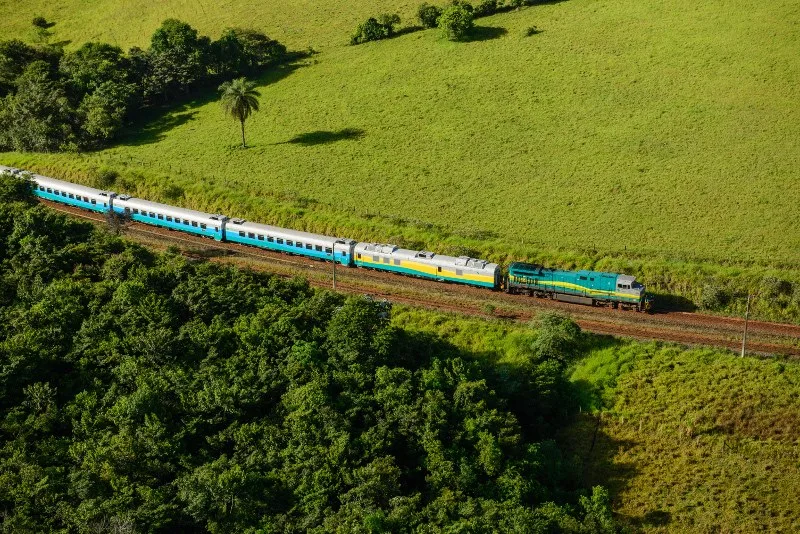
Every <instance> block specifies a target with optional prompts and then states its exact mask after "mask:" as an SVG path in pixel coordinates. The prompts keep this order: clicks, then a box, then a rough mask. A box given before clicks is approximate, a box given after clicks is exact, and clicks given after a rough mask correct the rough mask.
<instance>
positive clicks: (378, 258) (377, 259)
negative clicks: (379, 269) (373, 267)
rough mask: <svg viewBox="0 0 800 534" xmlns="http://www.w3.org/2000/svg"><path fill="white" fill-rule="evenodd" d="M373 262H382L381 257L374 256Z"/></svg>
mask: <svg viewBox="0 0 800 534" xmlns="http://www.w3.org/2000/svg"><path fill="white" fill-rule="evenodd" d="M372 261H374V262H379V261H381V258H380V256H372Z"/></svg>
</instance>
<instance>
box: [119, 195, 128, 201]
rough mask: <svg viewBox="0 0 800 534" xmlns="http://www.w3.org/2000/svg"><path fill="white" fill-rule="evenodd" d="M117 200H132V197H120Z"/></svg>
mask: <svg viewBox="0 0 800 534" xmlns="http://www.w3.org/2000/svg"><path fill="white" fill-rule="evenodd" d="M117 198H118V199H120V200H130V198H131V196H130V195H120V196H118V197H117Z"/></svg>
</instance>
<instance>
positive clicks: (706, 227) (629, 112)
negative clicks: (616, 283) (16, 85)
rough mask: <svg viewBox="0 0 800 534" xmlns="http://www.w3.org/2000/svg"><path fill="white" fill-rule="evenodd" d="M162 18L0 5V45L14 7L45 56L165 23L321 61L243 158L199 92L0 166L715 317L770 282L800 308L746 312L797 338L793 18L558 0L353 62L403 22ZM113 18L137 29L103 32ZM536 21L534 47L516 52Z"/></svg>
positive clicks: (335, 10) (225, 9)
mask: <svg viewBox="0 0 800 534" xmlns="http://www.w3.org/2000/svg"><path fill="white" fill-rule="evenodd" d="M66 4H70V3H69V2H67V3H65V5H66ZM290 4H291V3H290ZM59 5H61V4H59ZM148 5H149V4H148ZM159 6H162V7H153V8H151V9H147V8H145V7H144V6H143V5H138V8H137V4H135V3H134V4H131V3H121V2H118V1H116V0H115V1H111V0H106V1H105V2H100V3H96V4H93V5H92V6H91V7H85V6H83V4H81V5H80V6H79V5H77V4H74V5H71V7H70V9H72V11H67V10H66V9H65V8H64V10H63V11H52V13H51V11H48V10H54V9H56V8H50V7H48V6H47V5H45V4H44V3H41V4H36V3H35V2H34V3H31V4H26V7H25V9H22V10H14V9H12V6H11V4H10V3H8V2H7V0H6V3H5V4H3V3H0V15H3V14H8V16H0V20H3V21H4V22H0V29H6V30H7V32H9V34H14V32H23V30H24V28H25V25H26V24H28V23H29V22H28V19H29V18H30V17H28V15H29V14H30V13H28V12H27V11H25V10H26V9H28V10H30V12H31V13H33V12H37V11H38V12H41V13H42V14H44V15H45V16H47V17H48V18H52V19H54V20H56V21H59V23H58V25H57V26H56V27H55V29H56V30H58V32H59V33H57V36H56V38H67V39H72V40H73V41H74V43H77V42H79V41H82V40H88V39H106V38H108V36H109V35H110V34H111V33H110V32H114V35H115V37H114V39H113V40H112V39H111V38H108V40H112V41H114V42H119V43H120V44H125V45H128V44H143V43H144V42H145V41H146V39H147V36H148V35H149V34H150V33H151V32H152V30H153V29H154V28H155V27H156V26H157V25H158V23H159V21H160V19H162V18H164V17H166V16H179V17H182V18H185V19H187V20H188V21H189V22H192V23H193V24H196V25H197V26H198V27H199V28H200V30H201V31H203V32H206V33H209V34H211V35H216V33H218V30H219V29H221V28H222V27H223V26H226V25H233V24H240V25H242V24H245V25H255V26H258V27H260V28H262V29H264V30H265V31H267V33H269V34H270V35H271V36H273V37H276V38H278V39H282V40H284V41H286V42H287V43H289V44H290V46H293V47H296V48H301V47H303V46H305V45H304V44H303V43H306V42H308V43H310V44H312V45H316V43H320V46H321V47H322V50H323V53H320V54H318V55H315V56H313V57H312V58H311V59H310V60H307V61H305V62H303V63H299V64H296V65H294V66H291V67H285V68H283V69H280V70H277V71H275V72H273V73H271V74H269V75H267V76H265V77H264V78H263V79H262V80H261V81H260V83H261V87H260V90H261V92H262V94H263V98H262V103H263V109H262V112H261V113H260V114H258V115H256V116H255V118H254V119H253V120H251V121H250V123H249V124H248V138H249V139H250V140H251V143H252V146H251V147H250V148H248V149H246V150H240V149H238V148H236V142H237V141H236V139H237V128H238V126H237V125H236V124H235V123H234V122H233V121H230V120H228V119H226V118H225V117H224V116H223V115H222V113H221V111H220V109H219V107H218V105H217V104H216V102H215V101H214V95H213V94H206V95H202V96H201V97H200V98H199V99H198V101H197V102H195V103H193V104H191V105H189V106H187V107H185V108H184V109H182V110H178V111H174V112H172V113H170V114H168V115H166V116H165V117H161V118H159V119H157V120H154V121H150V122H148V123H147V125H146V127H145V128H144V129H143V130H136V131H134V132H132V133H131V134H130V135H129V136H128V137H126V138H125V139H123V140H122V142H121V143H120V145H118V146H116V147H114V148H111V149H108V150H104V151H100V152H96V153H91V154H79V155H75V154H73V155H65V154H59V155H23V154H0V161H2V162H4V163H8V164H15V165H19V166H26V167H30V168H34V169H37V170H39V171H42V172H49V173H51V174H53V175H55V176H63V177H65V178H70V179H74V180H79V181H86V182H89V181H91V174H92V173H93V172H96V170H97V169H99V168H101V167H111V168H114V169H117V170H118V171H120V172H121V175H122V177H123V178H122V180H120V183H119V184H118V185H117V186H116V188H118V189H123V190H126V191H127V192H129V193H134V194H138V195H142V196H148V197H152V198H154V199H161V200H169V199H168V198H167V197H166V195H165V194H164V193H165V191H166V190H167V186H168V185H177V186H178V187H180V188H181V189H182V190H183V191H185V196H184V197H183V198H181V199H180V202H181V203H182V204H184V205H187V206H189V207H194V208H201V209H207V210H211V211H221V212H226V213H230V214H235V215H241V216H246V217H249V218H253V219H258V220H262V221H265V222H272V223H279V224H285V225H290V226H294V227H298V228H306V229H312V230H316V231H325V232H331V233H337V234H340V235H345V236H349V237H354V238H357V239H371V240H381V241H394V242H398V243H399V244H401V245H406V246H426V247H428V248H432V249H434V250H440V251H442V252H450V253H454V252H455V253H462V252H463V253H471V252H472V253H480V254H482V255H486V256H489V257H490V258H491V259H493V260H497V261H501V262H507V261H511V260H515V259H522V258H527V259H531V260H540V261H544V262H545V263H547V264H550V265H554V266H562V267H567V268H570V267H589V268H597V269H603V270H616V271H625V272H631V273H633V274H638V275H639V276H640V277H642V278H643V280H644V282H645V283H647V284H649V285H650V286H652V287H653V288H654V289H655V290H656V291H660V292H669V293H675V294H678V295H681V296H683V297H686V298H688V299H690V300H694V301H696V300H697V299H698V297H699V292H700V290H701V288H702V286H703V284H705V283H708V282H709V281H711V282H712V283H717V284H721V285H729V286H730V287H731V288H732V290H733V292H735V293H737V294H738V298H737V299H734V301H733V304H732V305H731V306H730V307H729V309H728V311H729V312H738V311H740V310H739V308H741V306H742V303H743V302H744V299H743V298H742V297H743V295H744V294H746V293H747V292H748V291H757V290H758V289H759V287H760V281H761V279H762V278H763V277H764V276H766V275H770V276H777V277H779V278H785V279H787V280H790V281H793V282H795V286H796V287H795V295H794V296H792V295H790V296H789V298H788V299H786V302H784V303H782V304H781V305H776V304H773V303H772V302H771V301H770V300H769V299H766V298H762V299H760V300H758V301H757V302H756V306H755V312H756V315H757V316H760V317H764V318H771V319H777V320H793V321H797V320H800V268H798V266H799V265H800V214H799V212H798V209H797V206H798V205H800V187H798V186H797V176H798V175H797V169H798V168H800V165H799V164H800V141H798V139H800V136H798V135H797V134H798V133H799V130H800V106H798V105H797V102H798V101H800V94H799V93H800V89H798V86H797V84H796V83H794V80H796V79H797V78H798V75H800V56H798V55H797V54H796V50H797V49H798V48H800V36H799V35H798V34H797V32H796V31H795V30H794V29H793V28H794V27H793V26H792V22H791V21H792V20H793V18H792V16H791V14H792V10H793V9H794V7H793V6H794V4H793V2H791V1H789V0H779V1H776V2H772V3H763V2H761V3H759V2H755V1H752V0H735V1H734V2H733V3H730V2H729V3H724V4H723V3H719V2H710V3H704V4H697V3H690V2H688V1H686V0H664V1H662V2H656V1H654V0H653V1H648V2H635V1H633V0H623V1H618V2H610V1H605V0H604V1H601V2H589V1H588V0H570V1H568V2H561V3H552V4H547V5H541V6H536V7H533V8H529V9H523V10H520V11H514V12H510V13H504V14H500V15H496V16H493V17H489V18H486V19H480V20H479V21H478V24H479V25H480V26H482V27H485V28H502V29H503V30H505V32H502V31H488V32H487V31H484V32H482V33H481V34H480V35H484V36H486V38H484V39H477V40H474V41H471V42H468V43H450V42H446V41H443V40H442V39H441V38H440V37H439V35H438V32H436V31H421V32H414V33H410V34H407V35H403V36H401V37H398V38H395V39H391V40H388V41H381V42H377V43H369V44H366V45H361V46H357V47H348V46H344V43H345V42H346V40H347V36H348V35H349V33H350V30H351V29H352V28H353V27H354V26H355V24H356V23H357V22H358V21H360V20H361V19H363V18H364V17H365V16H368V15H370V14H377V13H378V12H381V11H399V12H400V13H401V15H404V16H405V19H406V21H408V20H409V19H408V17H409V16H410V15H411V13H413V10H414V7H415V6H416V4H415V3H405V2H384V3H382V4H380V5H375V4H373V3H367V2H360V1H356V0H351V1H349V2H347V3H329V4H325V5H323V4H320V5H315V6H308V5H304V4H297V5H294V4H293V5H291V6H290V5H288V4H287V5H278V4H274V5H273V4H264V5H258V6H253V5H246V6H245V4H242V3H240V2H234V1H230V2H227V3H221V4H215V5H213V6H212V5H205V4H202V6H201V4H194V3H188V2H178V1H173V2H170V3H160V4H159ZM193 6H196V7H193ZM245 11H246V12H248V13H249V15H248V16H247V17H245V16H243V15H242V13H243V12H245ZM109 13H114V20H118V21H125V20H127V18H128V15H130V18H131V19H132V18H133V17H132V14H133V13H136V14H137V16H139V15H140V13H144V14H145V15H144V16H143V17H139V18H137V19H136V22H135V23H131V24H125V23H124V22H114V23H109V24H102V23H101V22H102V21H105V20H106V19H105V18H104V17H110V15H109ZM84 14H85V16H84ZM3 25H4V26H3ZM532 25H535V26H536V27H537V28H538V29H540V30H542V31H541V33H539V34H537V35H534V36H531V37H528V36H526V30H527V29H528V28H529V27H531V26H532ZM91 28H94V29H93V30H92V29H91ZM289 28H291V30H290V29H289ZM306 36H307V37H308V39H307V40H304V37H306ZM341 132H349V133H353V132H355V133H356V135H350V134H348V135H340V134H341ZM304 140H305V141H308V140H312V142H303V141H304Z"/></svg>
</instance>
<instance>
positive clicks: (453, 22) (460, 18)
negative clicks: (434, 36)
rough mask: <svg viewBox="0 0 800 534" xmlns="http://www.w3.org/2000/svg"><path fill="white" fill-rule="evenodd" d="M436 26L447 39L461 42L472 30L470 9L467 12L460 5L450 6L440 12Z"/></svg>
mask: <svg viewBox="0 0 800 534" xmlns="http://www.w3.org/2000/svg"><path fill="white" fill-rule="evenodd" d="M470 8H471V6H470ZM438 24H439V29H440V30H441V31H442V35H444V36H445V37H446V38H447V39H449V40H451V41H463V40H465V39H466V38H467V36H468V35H469V32H470V30H471V29H472V25H473V24H472V9H469V10H468V9H466V8H465V6H464V5H462V4H454V5H451V6H449V7H448V8H446V9H445V10H444V11H443V12H442V14H441V16H440V17H439V22H438Z"/></svg>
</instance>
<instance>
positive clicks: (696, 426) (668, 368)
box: [393, 308, 800, 532]
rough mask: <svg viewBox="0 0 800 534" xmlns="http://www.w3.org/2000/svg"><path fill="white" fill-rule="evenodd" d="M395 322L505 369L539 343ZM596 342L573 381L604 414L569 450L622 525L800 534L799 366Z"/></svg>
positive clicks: (485, 330)
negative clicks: (603, 491)
mask: <svg viewBox="0 0 800 534" xmlns="http://www.w3.org/2000/svg"><path fill="white" fill-rule="evenodd" d="M393 319H394V322H395V324H397V325H399V326H402V327H403V328H404V329H406V330H410V331H414V330H420V331H423V332H432V333H435V334H436V335H438V336H443V337H444V338H445V339H447V340H448V341H450V342H451V343H453V344H455V345H457V346H459V347H462V348H465V349H467V350H469V351H472V352H475V353H479V354H483V355H485V357H488V358H491V359H493V360H495V361H498V362H502V363H510V364H514V363H515V362H519V361H520V359H521V358H523V357H524V356H523V355H524V354H525V346H526V344H529V343H530V342H531V341H532V339H533V338H534V337H535V332H533V331H532V330H531V329H529V328H527V327H524V326H515V325H509V324H505V323H502V322H498V321H491V322H490V321H484V320H479V319H465V318H456V317H453V316H450V315H443V314H437V313H429V312H421V311H412V310H407V309H402V308H398V309H396V310H395V312H394V314H393ZM588 343H589V344H591V345H594V347H595V348H593V349H591V350H590V351H589V353H588V354H587V355H586V356H585V357H584V358H583V359H582V360H581V361H579V362H578V363H577V365H576V368H575V371H574V373H573V376H572V381H573V384H574V385H575V387H576V389H577V390H578V391H579V392H581V394H582V395H583V396H584V398H585V400H586V402H585V407H586V408H587V409H588V410H589V411H590V412H591V413H593V414H594V415H593V416H582V417H579V418H577V419H576V421H575V422H574V424H572V425H571V426H569V427H567V428H566V429H565V431H564V434H563V441H564V444H565V446H566V447H567V448H568V449H571V450H572V452H573V453H574V454H575V455H576V457H577V458H579V459H580V461H583V462H584V466H585V473H586V480H585V484H586V485H592V484H603V485H605V486H607V487H609V488H610V490H611V493H612V501H613V504H614V510H615V512H616V513H617V514H618V516H619V517H620V519H622V520H623V521H624V522H625V523H627V524H629V525H631V526H634V527H636V528H641V529H642V530H644V531H645V532H758V531H763V532H797V531H798V530H800V507H798V503H797V495H798V493H800V449H798V443H800V406H798V403H797V395H798V392H799V391H800V364H798V363H797V362H775V361H770V360H763V359H755V358H744V359H742V358H738V357H736V356H734V355H733V354H731V353H730V352H721V351H714V350H710V349H704V350H700V349H692V350H683V349H680V348H677V347H674V346H664V345H660V344H643V343H636V342H620V341H614V340H611V339H608V338H601V337H597V336H590V338H589V340H588ZM597 417H599V418H600V421H601V425H600V427H599V431H598V432H597V435H596V439H595V428H596V423H595V421H596V420H597V419H596V418H597ZM593 442H594V445H592V443H593Z"/></svg>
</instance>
